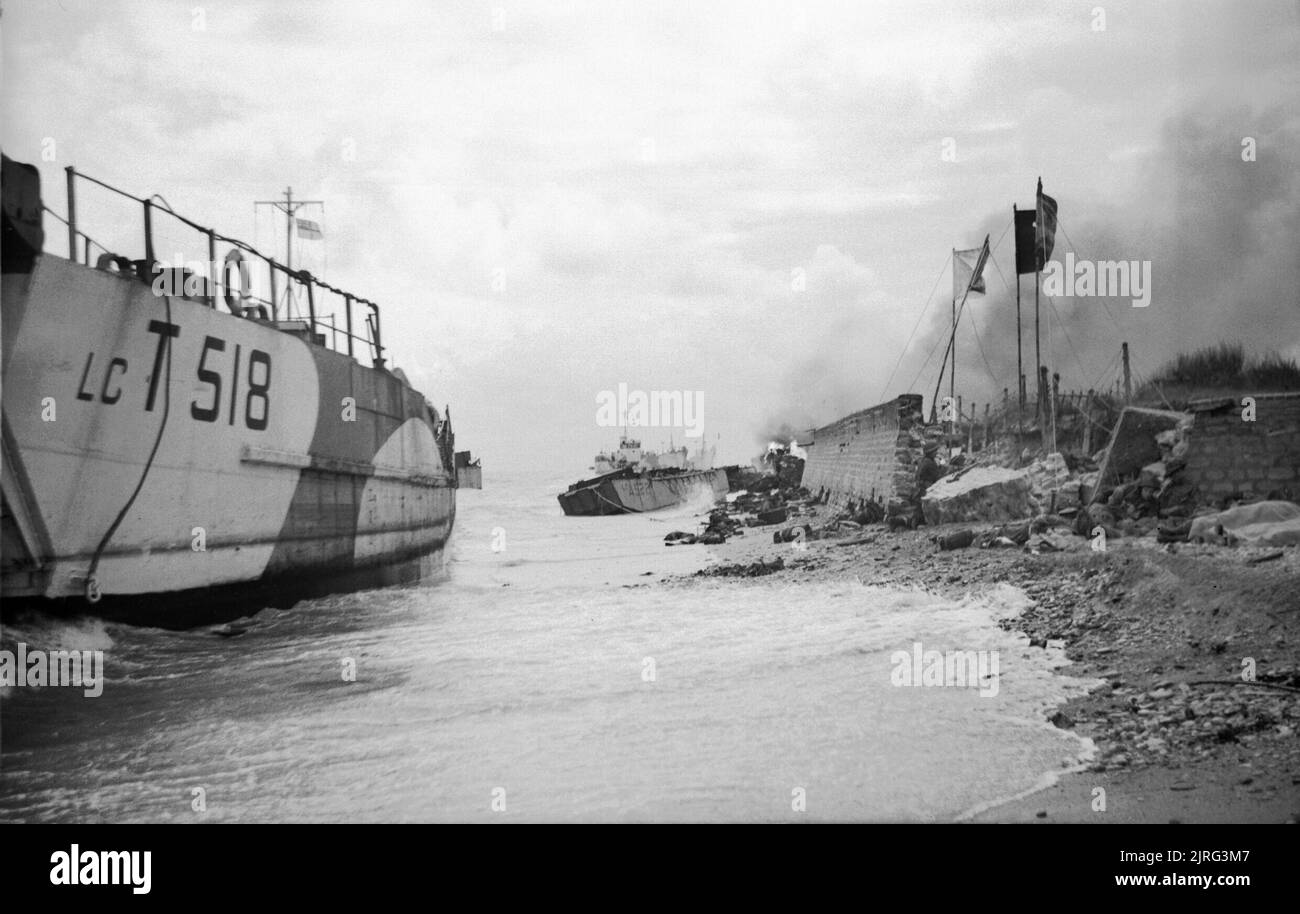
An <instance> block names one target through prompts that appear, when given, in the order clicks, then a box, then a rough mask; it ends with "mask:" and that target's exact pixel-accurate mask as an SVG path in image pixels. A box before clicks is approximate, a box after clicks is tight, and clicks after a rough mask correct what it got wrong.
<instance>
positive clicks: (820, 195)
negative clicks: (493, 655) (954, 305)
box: [0, 0, 1300, 478]
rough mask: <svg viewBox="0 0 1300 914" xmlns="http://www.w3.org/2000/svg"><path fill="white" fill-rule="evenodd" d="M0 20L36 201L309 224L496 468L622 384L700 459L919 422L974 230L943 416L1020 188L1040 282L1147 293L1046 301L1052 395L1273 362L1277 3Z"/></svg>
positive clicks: (395, 350) (961, 377)
mask: <svg viewBox="0 0 1300 914" xmlns="http://www.w3.org/2000/svg"><path fill="white" fill-rule="evenodd" d="M0 27H2V28H3V50H4V59H3V77H4V84H3V111H2V115H3V143H4V148H5V152H6V153H7V154H8V155H10V156H12V157H14V158H17V159H19V160H21V161H26V162H31V163H33V164H37V165H39V166H40V167H41V169H42V175H43V181H44V192H45V197H46V200H47V203H49V205H50V206H51V207H52V208H53V209H55V210H56V211H58V212H63V211H64V201H63V193H62V174H61V169H62V168H63V166H65V165H68V164H71V165H75V166H76V167H77V168H78V169H79V170H81V171H85V172H87V173H89V174H92V175H94V176H96V177H100V178H102V179H104V180H107V181H109V182H111V183H114V184H116V185H118V186H121V187H123V188H125V189H127V190H130V191H132V192H134V193H137V194H138V195H140V196H146V195H148V194H149V193H153V192H158V193H161V194H162V195H163V196H164V197H165V198H166V200H167V201H168V202H169V203H170V204H171V205H172V206H173V207H174V208H175V209H176V210H178V211H179V212H182V213H184V214H186V215H188V216H190V217H191V218H193V219H196V220H197V221H199V222H201V223H204V224H210V225H213V226H214V227H216V228H217V229H218V230H219V231H222V232H224V233H226V234H231V235H236V236H239V237H244V238H246V239H248V240H250V241H256V243H257V244H258V245H259V247H262V248H263V249H268V250H269V249H271V248H272V247H274V246H275V245H277V244H279V245H280V250H281V252H282V245H283V242H282V241H280V240H279V239H280V236H281V235H282V231H278V230H277V227H276V225H275V224H273V222H272V221H271V217H270V216H269V215H263V216H262V217H260V218H255V212H254V208H253V205H252V204H253V201H254V200H259V199H269V198H271V197H273V196H275V195H276V194H277V193H279V192H280V191H282V190H283V188H284V187H285V186H286V185H292V186H293V187H294V190H295V193H296V194H298V195H300V196H303V197H308V198H313V199H323V200H325V201H327V203H326V207H325V210H324V213H323V214H321V213H319V211H318V213H317V215H318V216H319V219H320V221H321V222H322V223H323V225H324V228H325V233H326V241H325V242H324V243H323V245H320V244H318V245H315V246H313V245H312V243H310V242H307V243H304V247H303V250H304V252H305V253H304V255H303V256H305V257H307V258H308V262H309V265H310V266H312V267H313V268H314V269H316V270H318V271H323V272H324V274H325V277H326V278H327V279H330V280H332V281H333V282H334V283H336V284H338V285H342V286H344V287H346V288H349V289H354V290H356V291H357V292H358V293H359V294H362V295H365V296H368V297H370V298H373V299H375V300H377V301H379V302H380V303H381V304H382V305H383V307H384V319H385V325H384V326H385V332H386V336H387V339H386V342H388V344H389V346H390V347H391V351H392V355H393V357H394V360H395V362H396V364H397V365H398V366H400V367H402V368H403V369H404V370H405V371H406V372H407V373H408V375H409V376H410V377H411V379H412V381H413V382H414V383H415V384H416V386H417V387H419V388H420V389H421V390H423V391H424V392H425V393H426V395H428V396H429V397H430V399H431V400H432V401H433V402H434V403H435V404H438V405H440V406H441V405H442V404H444V403H450V404H451V409H452V415H453V419H454V420H455V424H456V429H457V438H458V444H459V445H460V446H462V447H470V448H473V449H474V450H475V451H477V452H481V453H482V454H483V456H484V462H485V464H486V465H487V466H488V467H489V468H491V467H493V466H496V467H518V466H521V465H531V466H536V467H540V468H544V469H546V470H547V471H548V472H553V473H554V474H558V475H560V476H563V475H565V474H566V473H567V474H568V475H571V476H573V477H574V478H576V477H577V476H578V475H580V474H581V472H582V471H583V469H584V468H585V467H586V466H588V465H589V463H590V456H591V455H592V454H593V453H595V451H596V450H598V449H600V448H602V447H607V446H610V445H613V444H615V443H616V438H617V430H614V429H608V428H601V427H599V426H598V425H597V422H596V406H597V397H598V395H599V394H600V392H601V391H602V390H614V389H616V388H617V386H618V384H619V383H620V382H622V383H625V384H627V385H628V387H629V388H630V389H641V390H645V391H652V390H669V391H670V390H681V391H692V392H693V391H699V392H700V393H701V394H702V396H703V405H704V425H705V432H706V437H707V438H708V440H710V441H715V440H716V441H717V442H718V443H719V445H720V448H719V450H720V456H721V457H722V458H724V459H727V460H730V461H737V460H744V459H748V458H749V457H750V456H752V455H753V454H754V453H755V452H756V451H757V450H758V449H759V442H760V441H761V440H764V438H765V436H766V434H767V431H768V430H769V429H771V428H773V427H777V426H779V425H780V424H781V423H789V424H791V425H794V426H800V425H809V424H813V423H816V422H824V421H828V420H830V419H833V418H835V417H836V416H838V415H840V414H842V413H844V412H847V411H849V410H853V409H858V408H861V407H864V406H869V405H872V404H875V403H877V402H880V401H881V400H883V399H887V398H888V397H891V396H894V395H896V394H899V393H903V392H908V391H916V392H922V393H924V394H925V395H926V398H927V403H928V400H929V396H930V393H931V391H932V390H933V387H934V384H935V378H936V370H937V367H938V360H939V356H938V355H937V354H936V355H933V356H932V357H930V358H929V359H928V360H927V357H928V356H931V354H932V353H934V352H935V350H936V349H937V348H938V347H937V346H936V343H937V342H938V341H939V340H940V339H941V338H942V335H943V333H944V332H945V330H944V326H945V323H946V321H948V319H949V317H948V311H949V305H948V299H949V296H950V294H951V279H950V278H949V277H950V274H949V273H948V272H947V266H946V264H947V262H948V258H949V253H950V251H951V249H952V248H954V247H956V248H964V247H974V246H976V245H978V244H979V243H980V242H981V241H982V239H983V237H984V235H985V234H986V233H987V234H990V235H991V236H992V237H991V240H992V242H993V243H994V244H998V242H999V240H1000V241H1001V243H1000V244H998V246H997V248H996V250H995V253H994V261H995V264H996V265H997V267H996V268H992V269H991V270H990V274H989V281H988V289H989V294H988V295H986V296H984V297H982V298H973V299H972V301H971V303H970V305H969V306H968V311H967V315H968V316H969V318H970V319H969V322H968V323H969V326H965V323H966V322H965V319H964V326H963V331H962V333H961V334H960V335H959V344H958V356H957V358H958V386H959V388H961V389H962V392H963V393H964V394H965V398H966V402H967V403H969V402H972V401H975V402H980V403H982V402H986V401H987V400H988V399H989V398H990V397H991V396H998V397H1000V395H1001V390H1002V388H1003V387H1011V388H1012V389H1013V390H1014V387H1015V372H1016V369H1015V358H1016V356H1015V349H1016V347H1015V305H1014V301H1015V299H1014V293H1013V292H1012V291H1011V288H1014V286H1011V287H1008V285H1007V283H1008V282H1010V283H1014V277H1013V257H1014V250H1013V244H1012V234H1011V233H1010V232H1007V233H1006V234H1005V236H1004V235H1003V233H1004V231H1005V230H1006V229H1007V227H1008V226H1009V224H1010V222H1011V207H1012V204H1017V205H1020V206H1022V207H1030V206H1032V205H1033V202H1034V187H1035V181H1036V179H1037V177H1038V176H1039V175H1041V176H1042V177H1043V181H1044V185H1045V189H1046V191H1047V193H1049V194H1051V195H1052V196H1054V197H1056V199H1057V200H1058V201H1059V205H1060V220H1061V225H1062V227H1063V229H1064V235H1063V236H1061V237H1059V239H1058V246H1057V256H1058V257H1060V256H1063V255H1064V254H1065V253H1066V252H1067V251H1074V252H1075V253H1076V254H1077V256H1079V257H1086V258H1093V259H1100V260H1108V259H1128V260H1150V261H1151V262H1152V271H1153V283H1154V294H1153V299H1152V303H1151V305H1150V307H1148V308H1146V309H1134V308H1132V307H1131V306H1130V304H1129V302H1127V301H1126V300H1111V301H1110V302H1104V301H1098V300H1096V299H1087V298H1076V299H1070V298H1061V299H1057V300H1056V301H1054V302H1051V303H1048V302H1044V304H1043V312H1044V321H1045V328H1046V329H1047V330H1048V331H1050V333H1049V334H1048V335H1047V337H1045V339H1044V350H1045V356H1047V357H1048V361H1049V363H1050V364H1051V365H1052V366H1053V367H1054V368H1055V369H1056V370H1059V371H1060V372H1061V374H1062V386H1063V388H1067V389H1073V388H1087V387H1089V386H1092V385H1094V384H1098V383H1105V381H1106V380H1107V372H1108V370H1109V369H1110V366H1111V365H1112V363H1113V359H1114V356H1115V354H1116V353H1117V351H1118V347H1119V342H1120V341H1121V340H1129V341H1130V343H1131V345H1132V347H1133V358H1134V367H1135V369H1136V370H1137V371H1138V372H1139V373H1142V372H1149V371H1152V370H1154V369H1155V368H1156V367H1158V365H1159V363H1160V361H1161V360H1163V359H1165V358H1167V357H1169V356H1171V355H1173V354H1174V353H1176V352H1177V351H1179V350H1180V349H1184V348H1189V347H1194V346H1198V345H1203V344H1206V343H1213V342H1218V341H1219V340H1222V339H1226V338H1231V339H1240V340H1241V341H1242V342H1244V343H1245V344H1246V345H1247V347H1248V348H1249V349H1250V350H1252V351H1263V350H1265V349H1269V348H1272V349H1277V350H1279V351H1282V352H1284V353H1287V354H1289V355H1292V356H1300V302H1298V298H1297V295H1298V293H1297V290H1298V289H1300V255H1298V254H1297V252H1298V251H1300V167H1298V166H1300V153H1298V152H1297V149H1298V148H1300V104H1298V103H1297V99H1300V64H1298V63H1297V61H1300V4H1298V3H1296V2H1295V0H1284V2H1277V3H1269V2H1236V3H1224V4H1208V3H1194V2H1192V3H1159V2H1141V3H1105V2H1101V0H1088V2H1064V0H1063V2H1054V3H1047V4H1040V3H1011V2H982V3H962V4H956V3H950V4H929V3H925V2H916V0H907V2H902V3H897V4H893V3H866V2H845V3H834V4H815V3H806V4H805V3H798V2H787V3H775V4H762V3H755V2H744V3H737V4H721V3H699V2H691V3H687V2H680V3H649V2H639V3H634V4H619V3H607V2H600V3H593V4H583V3H569V2H556V3H545V4H542V3H539V4H523V3H518V2H514V0H500V2H494V0H486V2H480V3H465V4H453V3H399V2H389V0H376V2H369V3H357V2H338V3H333V2H320V3H318V2H305V0H291V2H270V0H266V2H208V3H202V2H199V0H184V2H175V3H173V2H162V0H140V2H130V3H126V2H122V3H115V2H106V0H93V2H91V0H49V2H34V0H17V2H15V0H10V2H8V3H6V4H5V5H4V12H3V19H2V20H0ZM1246 138H1251V139H1252V141H1253V142H1252V145H1253V147H1254V149H1255V157H1254V158H1255V160H1254V161H1249V162H1248V161H1243V156H1242V152H1243V145H1242V144H1243V141H1244V140H1245V139H1246ZM93 205H94V204H91V203H89V202H88V203H87V204H86V206H87V208H88V209H87V214H86V218H89V217H90V215H91V213H92V210H91V209H90V208H91V207H93ZM95 212H97V211H95ZM103 212H104V216H103V218H104V219H105V220H106V224H105V225H104V227H103V228H102V230H101V231H99V232H98V233H97V231H96V227H94V226H90V229H91V234H92V235H94V234H98V235H102V236H104V237H107V238H110V239H112V238H114V237H115V235H114V232H115V231H118V230H119V228H115V225H114V223H113V222H112V220H111V218H110V217H109V216H108V215H107V214H108V210H107V209H106V210H104V211H103ZM303 215H308V216H310V215H311V214H310V213H304V214H303ZM47 235H49V236H51V237H52V242H51V243H50V245H49V248H50V249H51V250H56V251H58V252H59V253H63V250H62V247H61V244H62V237H63V236H61V235H60V234H59V233H58V231H57V226H47ZM162 247H163V248H166V243H163V245H162ZM202 253H203V252H202V251H196V252H195V256H201V255H202ZM137 256H138V254H137ZM999 268H1000V274H999V272H998V269H999ZM1003 277H1005V280H1006V282H1004V280H1003ZM1023 289H1024V293H1025V297H1026V312H1025V319H1026V324H1027V326H1028V327H1032V307H1033V305H1032V299H1033V285H1032V279H1031V278H1026V279H1025V280H1024V285H1023ZM935 290H937V291H935ZM932 291H933V292H934V294H933V296H932V294H931V293H932ZM927 303H928V310H926V308H927ZM976 333H978V334H979V337H978V340H977V338H976ZM1029 347H1032V337H1030V342H1029ZM1026 355H1027V357H1028V358H1029V360H1030V362H1031V364H1032V358H1033V356H1032V348H1027V349H1026ZM1031 370H1032V369H1031ZM668 436H669V430H667V429H657V430H647V431H645V432H643V434H642V438H643V440H645V442H646V443H647V444H649V445H658V444H661V443H662V444H664V445H666V444H667V443H668ZM673 436H674V440H675V441H676V442H677V443H681V440H682V435H681V431H680V430H678V431H677V432H674V433H673ZM489 475H490V469H489Z"/></svg>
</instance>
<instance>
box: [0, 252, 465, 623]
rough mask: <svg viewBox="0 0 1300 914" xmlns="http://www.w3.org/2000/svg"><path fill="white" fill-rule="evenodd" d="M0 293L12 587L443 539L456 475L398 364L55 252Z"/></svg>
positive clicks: (248, 569) (298, 561) (248, 568)
mask: <svg viewBox="0 0 1300 914" xmlns="http://www.w3.org/2000/svg"><path fill="white" fill-rule="evenodd" d="M0 294H2V295H3V298H2V299H0V301H2V302H3V319H4V324H3V329H4V353H3V355H4V366H3V367H4V387H3V402H4V410H3V421H4V464H3V474H2V476H3V491H4V502H5V547H6V552H7V553H10V554H7V555H6V556H5V557H4V561H5V564H4V568H5V574H4V579H3V593H4V595H5V596H41V597H51V598H58V597H69V596H82V595H85V594H86V593H87V575H88V574H89V572H90V569H91V566H92V564H94V565H96V567H95V570H94V578H95V584H96V585H97V588H98V591H99V592H100V593H102V594H103V595H104V596H109V595H114V594H118V595H134V594H151V593H166V592H173V591H185V590H192V589H196V588H212V587H220V586H222V585H231V584H238V583H241V582H254V581H259V580H265V579H266V578H267V577H268V576H276V577H283V576H292V575H294V574H304V575H311V574H315V573H323V572H340V571H346V570H349V569H350V568H351V569H360V568H364V567H368V566H376V565H382V564H384V563H385V562H390V561H391V562H398V561H400V562H408V563H409V562H411V561H425V560H429V559H432V558H435V557H436V556H437V554H438V553H439V552H440V551H441V549H442V547H443V546H444V544H445V542H446V540H447V538H448V536H449V535H450V532H451V526H452V521H453V518H454V514H455V490H454V484H455V482H454V479H453V478H452V477H451V476H450V474H449V472H448V468H447V467H446V466H444V460H443V456H442V454H441V453H440V450H439V447H438V444H437V441H436V440H435V437H434V433H433V430H432V429H431V428H430V425H429V422H428V419H427V416H425V415H416V414H415V412H416V411H415V410H414V407H412V406H411V404H412V403H415V402H417V401H418V406H419V410H420V411H424V410H426V407H425V406H424V401H423V398H421V397H420V396H419V394H417V393H415V392H414V391H413V390H411V389H410V388H409V387H407V386H406V385H405V384H404V383H402V382H400V381H399V380H398V379H396V378H395V377H394V376H393V375H391V374H389V373H387V372H383V371H380V370H375V369H371V368H367V367H364V366H361V365H358V364H357V363H355V362H354V361H353V360H351V359H349V358H347V357H345V356H342V355H339V354H336V353H330V352H324V353H322V352H318V351H315V350H317V349H319V347H313V346H311V345H310V344H308V343H307V342H305V341H304V340H302V339H300V338H298V337H295V336H292V335H289V334H287V333H284V332H281V331H280V330H277V329H276V328H275V327H274V326H271V325H267V324H263V323H260V322H257V321H254V320H247V319H243V318H237V317H234V316H233V315H229V314H226V313H223V312H219V311H217V310H214V309H212V308H209V307H207V306H205V305H204V304H203V303H201V302H196V301H191V300H186V299H180V298H170V299H168V298H163V297H159V296H156V295H154V294H153V293H152V291H151V290H150V288H149V287H148V286H146V285H144V284H143V283H140V282H138V281H135V280H131V279H125V278H122V277H119V276H116V275H114V274H111V273H108V272H102V271H99V270H94V269H90V268H88V267H84V266H80V265H76V264H73V263H70V262H68V261H64V260H61V259H57V258H54V257H50V256H45V257H39V258H37V261H36V264H35V267H34V269H33V270H32V272H31V273H25V274H12V273H9V274H5V275H4V277H3V289H0ZM167 339H170V347H168V346H167V345H165V340H167ZM169 376H170V377H169ZM399 385H400V387H399ZM340 392H342V393H343V394H352V395H354V396H355V400H356V403H357V410H359V411H360V418H361V419H362V420H363V421H359V422H358V421H355V420H354V421H351V422H348V421H345V420H344V418H343V415H342V412H341V410H340V404H339V400H340V399H341V398H340V397H338V396H337V395H338V394H339V393H340ZM394 402H397V403H399V404H405V410H406V411H405V412H403V411H402V410H401V409H396V408H390V404H392V403H394ZM385 413H387V414H385ZM160 429H161V434H160ZM367 438H369V440H366V439H367ZM322 442H324V443H325V444H326V445H328V446H326V447H322V446H321V445H322ZM155 445H156V452H154V449H155ZM358 454H364V455H366V456H365V457H363V458H360V459H357V455H358ZM339 455H347V456H344V457H340V456H339ZM348 456H350V457H351V458H352V459H348ZM142 479H143V483H142V482H141V480H142ZM137 487H139V492H138V494H137V495H136V496H135V498H134V500H132V493H133V492H135V490H136V489H137ZM128 504H129V508H128V507H127V505H128ZM124 509H125V510H124ZM114 523H117V527H116V529H115V530H114V531H113V532H112V535H111V537H108V539H107V543H106V545H102V544H103V543H104V541H105V537H106V536H107V534H108V533H109V531H110V529H111V528H112V527H113V525H114ZM101 545H102V548H101ZM15 549H20V550H21V551H22V552H24V553H26V555H25V556H15V555H13V554H12V553H13V551H14V550H15Z"/></svg>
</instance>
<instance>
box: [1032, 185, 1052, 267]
mask: <svg viewBox="0 0 1300 914" xmlns="http://www.w3.org/2000/svg"><path fill="white" fill-rule="evenodd" d="M1055 246H1056V201H1055V200H1053V199H1052V198H1051V197H1049V196H1047V194H1045V193H1043V179H1042V178H1039V179H1038V220H1037V238H1036V240H1035V242H1034V253H1035V254H1036V256H1037V258H1038V269H1040V270H1041V269H1042V268H1043V265H1044V264H1046V263H1047V261H1048V259H1049V258H1050V257H1051V256H1052V248H1053V247H1055Z"/></svg>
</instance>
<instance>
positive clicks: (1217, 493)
mask: <svg viewBox="0 0 1300 914" xmlns="http://www.w3.org/2000/svg"><path fill="white" fill-rule="evenodd" d="M1245 396H1253V397H1254V398H1255V421H1254V422H1247V421H1245V420H1243V419H1242V410H1243V407H1242V405H1241V400H1242V397H1245ZM1192 412H1193V414H1194V417H1195V418H1194V419H1193V421H1192V427H1191V429H1190V431H1189V432H1188V439H1187V445H1188V446H1187V471H1186V472H1187V478H1188V481H1189V482H1192V483H1194V484H1195V485H1196V486H1197V488H1199V489H1200V491H1201V498H1202V501H1205V502H1208V503H1214V502H1218V501H1220V500H1222V499H1224V498H1231V497H1233V496H1235V495H1237V494H1242V495H1254V496H1258V497H1260V498H1267V497H1269V496H1270V495H1272V496H1275V497H1276V496H1280V497H1282V498H1283V499H1286V500H1294V499H1300V392H1297V393H1280V394H1249V393H1244V394H1242V395H1240V396H1237V397H1234V398H1230V399H1229V398H1223V399H1219V400H1203V401H1199V402H1196V403H1193V404H1192Z"/></svg>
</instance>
